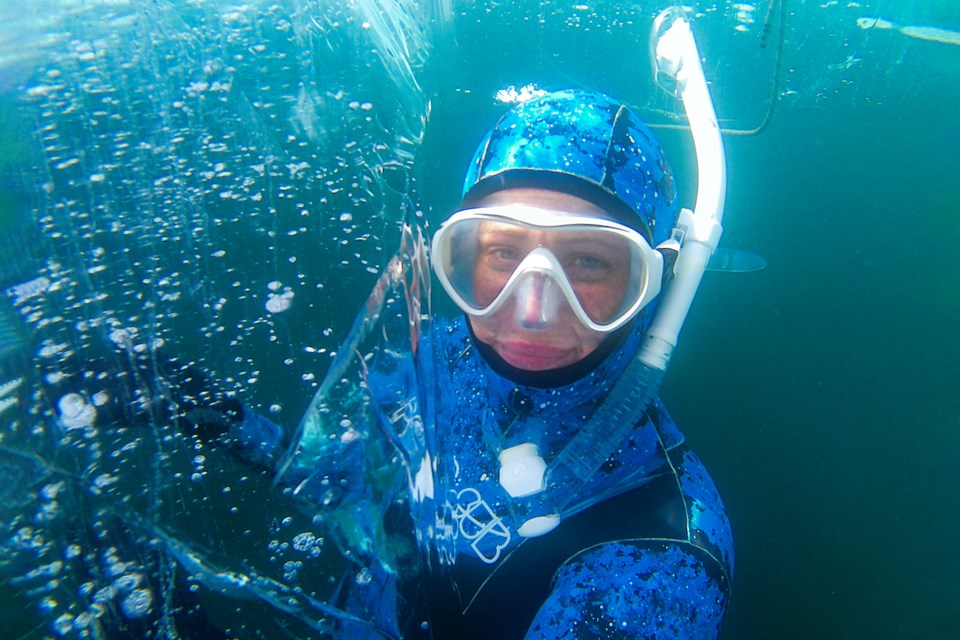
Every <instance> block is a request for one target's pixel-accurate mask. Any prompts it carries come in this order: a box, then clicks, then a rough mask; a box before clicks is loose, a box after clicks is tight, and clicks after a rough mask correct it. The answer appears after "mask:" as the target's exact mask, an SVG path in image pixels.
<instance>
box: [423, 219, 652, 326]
mask: <svg viewBox="0 0 960 640" xmlns="http://www.w3.org/2000/svg"><path fill="white" fill-rule="evenodd" d="M462 213H463V214H464V215H463V216H461V217H460V218H454V219H451V221H450V222H449V223H448V224H447V225H446V226H445V228H444V229H443V230H442V231H441V232H440V233H439V234H438V237H437V238H436V241H437V242H436V244H437V245H439V246H437V249H439V251H437V253H438V254H439V255H438V256H437V257H441V258H442V260H440V261H439V264H438V263H437V262H436V261H435V263H434V264H435V266H436V268H437V269H438V271H439V270H442V272H443V277H442V278H441V280H445V282H444V286H446V287H447V288H448V290H451V289H452V291H451V294H452V295H453V297H454V299H455V300H456V301H457V302H458V304H460V306H461V307H463V308H464V311H466V312H467V313H472V314H475V315H480V314H485V313H486V312H487V311H489V312H493V311H495V310H496V309H495V308H492V307H497V308H499V306H500V305H502V304H504V303H505V302H506V300H507V298H511V297H513V298H517V297H518V296H519V299H517V301H516V304H518V305H522V304H525V303H530V302H532V303H534V304H535V303H536V302H537V301H536V300H534V301H530V300H526V298H528V297H529V296H530V295H536V292H537V291H540V292H549V293H550V294H551V296H550V298H551V299H550V300H545V301H544V302H545V303H546V305H545V306H544V307H543V309H544V310H545V311H549V310H551V309H552V310H553V311H555V312H559V311H558V310H559V309H561V308H562V307H564V306H565V305H563V304H557V300H560V299H562V298H564V297H565V298H567V300H566V303H567V306H570V307H574V306H576V307H578V308H579V309H580V310H582V312H583V314H585V315H586V316H587V317H588V318H589V319H590V320H591V321H592V322H594V323H596V324H599V325H606V324H610V323H613V322H615V321H616V320H618V319H619V318H620V317H622V316H623V315H624V314H626V313H631V312H632V311H634V310H635V307H636V304H637V302H638V301H639V300H640V298H641V297H642V295H643V293H644V290H645V287H646V279H647V271H646V260H645V254H644V247H645V241H644V240H643V238H642V237H641V236H640V235H639V234H637V233H636V232H632V231H630V230H628V229H626V228H625V227H611V226H608V225H604V224H597V223H593V224H591V223H590V222H589V221H588V220H585V219H584V218H583V217H577V218H576V221H571V223H570V224H549V225H547V224H544V225H540V224H534V223H531V222H527V221H520V220H514V219H510V218H508V217H506V216H495V215H474V216H470V215H465V214H467V213H469V212H462ZM567 217H570V216H567ZM547 255H549V256H550V257H549V258H548V257H546V256H547ZM533 274H537V275H538V276H539V277H538V278H537V279H536V280H530V277H531V276H532V275H533ZM544 279H546V280H549V281H552V282H551V284H550V285H549V286H546V285H545V284H541V285H540V286H538V287H533V286H532V285H531V282H534V281H538V282H541V283H542V282H543V281H544ZM454 294H455V295H454ZM458 298H459V300H458ZM528 306H529V305H528Z"/></svg>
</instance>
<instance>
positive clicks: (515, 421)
mask: <svg viewBox="0 0 960 640" xmlns="http://www.w3.org/2000/svg"><path fill="white" fill-rule="evenodd" d="M640 333H641V332H640V331H637V330H634V331H632V332H630V334H629V335H628V336H627V338H626V339H625V343H624V344H623V345H622V346H621V347H620V348H619V349H618V350H617V351H616V352H615V353H614V354H612V355H611V356H610V357H608V358H607V359H606V360H605V361H604V362H603V364H601V365H600V366H599V367H598V368H596V369H595V370H594V371H592V372H591V373H589V374H587V375H586V376H585V377H583V378H581V379H579V380H577V381H575V382H572V383H570V384H568V385H564V386H561V387H557V388H549V389H543V388H536V387H532V386H523V385H518V384H516V383H514V382H511V381H510V380H508V379H506V378H504V377H502V376H500V375H498V374H497V373H496V372H494V371H493V370H492V369H491V368H490V367H489V366H488V365H487V363H486V361H485V360H484V359H483V358H482V357H481V356H480V355H479V353H478V351H477V349H476V348H475V346H474V343H473V342H472V339H471V336H470V333H469V331H468V329H467V327H466V322H465V321H464V320H463V319H462V318H460V319H456V320H453V321H447V322H444V321H439V322H437V323H436V324H435V325H434V327H433V340H434V348H435V349H436V352H437V355H438V357H437V358H436V361H438V362H441V363H446V365H447V368H446V370H443V371H438V372H437V376H438V379H439V380H442V381H443V383H442V384H439V385H438V394H439V398H438V402H437V407H438V409H437V419H436V422H437V425H438V427H437V429H438V433H437V445H438V448H439V451H438V452H437V458H438V462H437V464H438V470H437V474H436V475H437V478H438V486H437V487H435V488H434V492H435V496H438V502H439V503H443V502H446V504H447V511H448V513H447V517H448V519H449V520H450V522H451V524H452V529H453V537H452V539H453V545H454V553H455V560H454V562H453V563H450V562H442V561H437V556H442V555H443V552H442V549H439V548H437V546H439V547H442V546H443V545H444V544H445V542H444V541H443V540H437V541H436V545H437V546H435V547H434V548H432V549H431V555H432V556H433V561H432V563H431V564H430V566H431V570H430V575H429V576H419V577H417V578H416V580H415V582H416V584H415V585H413V587H421V588H424V587H425V588H426V591H427V592H428V594H427V595H428V598H427V609H423V608H422V607H421V609H420V610H417V611H405V610H404V607H408V606H410V604H409V603H411V602H413V601H414V600H415V597H414V596H410V595H407V596H404V597H402V598H400V600H401V601H398V602H390V603H387V602H385V601H384V597H383V596H384V594H383V593H375V592H374V590H371V589H368V590H367V591H365V592H363V593H360V594H357V593H354V594H352V595H351V596H349V598H347V599H346V600H345V601H344V602H343V603H341V604H342V605H343V606H345V608H348V609H351V610H353V612H354V613H359V614H361V615H366V616H374V617H376V618H377V619H378V620H379V621H380V624H381V626H382V627H386V628H388V629H389V628H393V629H396V630H397V631H399V632H400V633H403V634H404V635H405V637H418V636H420V635H423V636H424V637H433V638H464V639H466V638H530V639H533V638H691V639H696V638H716V637H717V634H718V631H719V627H720V624H721V622H722V620H723V615H724V610H725V608H726V602H727V598H728V596H729V590H730V583H731V578H732V573H733V540H732V534H731V529H730V524H729V521H728V519H727V516H726V514H725V513H724V510H723V505H722V503H721V500H720V496H719V494H718V492H717V489H716V487H715V486H714V484H713V481H712V480H711V478H710V476H709V475H708V474H707V471H706V469H705V468H704V466H703V464H702V463H701V462H700V460H699V458H697V456H696V455H695V454H694V453H693V452H692V451H690V450H689V449H687V448H686V446H685V445H684V439H683V435H682V434H681V433H680V431H679V430H678V428H677V426H676V424H675V423H674V421H673V419H672V418H671V417H670V415H669V413H668V412H667V410H666V408H665V407H664V406H663V404H662V402H660V401H659V400H658V401H657V402H655V403H654V405H653V406H651V407H650V408H649V409H648V410H647V411H646V412H644V413H640V414H638V415H637V416H636V420H637V422H636V427H635V428H634V430H633V432H632V433H631V435H630V436H629V438H628V440H627V441H625V442H624V443H623V446H622V447H621V448H620V449H619V450H618V451H617V452H616V453H615V454H614V455H613V456H612V457H610V458H609V459H608V460H607V462H606V464H605V465H604V466H603V467H602V468H601V469H600V470H599V471H598V473H597V474H596V475H595V476H594V477H593V478H592V479H591V480H589V481H588V482H587V483H586V485H585V486H584V487H583V488H582V489H581V491H580V495H579V496H578V497H577V499H575V500H574V501H572V503H571V504H570V506H569V507H568V508H567V509H565V511H564V513H562V514H561V515H563V521H562V522H561V524H560V525H559V526H558V527H557V528H556V529H555V530H554V531H551V532H549V533H547V534H546V535H544V536H542V537H539V538H529V539H525V538H523V537H521V536H519V535H518V534H517V528H518V526H519V525H520V524H521V522H519V521H518V519H519V518H518V517H517V516H515V514H514V505H513V500H512V499H511V498H510V496H509V495H508V494H507V493H506V492H505V490H504V489H503V488H502V487H501V485H500V483H499V482H498V471H499V466H500V465H499V461H498V458H497V453H498V452H497V451H496V449H497V447H498V446H500V447H502V448H506V447H510V446H513V445H514V444H519V443H523V442H534V443H536V444H537V445H538V446H539V448H540V451H541V452H542V454H543V457H544V459H546V460H547V461H549V460H551V459H552V458H553V457H554V456H555V455H556V454H557V453H558V452H559V451H560V450H561V449H562V448H563V446H564V444H565V443H566V442H567V441H568V440H569V439H570V437H571V436H572V435H573V434H574V433H576V432H577V431H578V430H579V429H581V428H583V426H584V424H585V420H586V416H588V415H589V413H590V411H591V410H592V408H593V407H594V406H595V405H596V404H597V403H598V402H600V401H602V399H603V398H604V397H605V395H606V391H608V390H609V387H610V384H611V382H610V381H611V380H613V379H615V377H616V375H617V374H618V373H620V372H621V371H622V369H623V368H624V367H625V365H626V361H627V359H628V357H629V356H630V355H631V354H632V353H633V349H634V348H635V345H636V344H637V342H638V340H639V336H640ZM398 375H401V374H399V373H398ZM376 383H377V384H376V385H375V386H374V387H373V388H372V389H371V392H372V393H373V394H374V395H377V389H378V388H379V389H387V388H390V387H391V385H390V381H389V380H386V379H377V380H376ZM231 435H232V438H231V440H232V441H233V442H235V443H237V444H240V443H246V446H243V447H242V449H243V450H244V451H246V452H247V453H246V454H245V455H246V456H247V457H249V456H254V457H255V458H256V459H257V460H258V461H259V462H261V463H263V462H264V461H267V460H270V459H276V455H275V454H276V452H277V451H278V450H279V447H280V446H281V445H282V439H281V438H280V437H279V429H278V428H277V427H276V426H274V425H272V424H271V423H269V422H268V421H266V420H264V419H262V418H259V417H257V416H255V415H254V414H252V413H251V412H246V418H245V419H244V420H243V421H242V422H238V423H236V424H235V425H234V427H233V428H232V429H231ZM497 442H499V443H500V444H499V445H498V444H497ZM354 462H355V461H354ZM316 464H317V471H318V477H322V478H323V479H324V482H323V483H322V484H319V483H318V484H317V485H316V488H315V489H314V490H308V493H309V492H312V491H322V490H323V489H322V487H326V486H329V484H330V483H329V481H328V480H329V478H330V477H331V471H333V470H334V467H337V468H339V469H341V470H344V469H347V468H350V467H351V464H343V462H342V461H333V460H317V461H316ZM299 480H300V478H299V477H291V478H287V479H286V481H289V482H293V483H296V482H297V481H299ZM361 483H362V481H361V480H360V479H358V478H354V479H352V480H351V482H350V483H346V484H350V485H351V486H354V487H359V486H362V485H361ZM404 490H405V488H404V487H399V488H398V489H397V492H398V493H402V492H403V491H404ZM300 497H301V498H302V499H305V500H306V501H307V502H308V503H310V502H312V503H314V504H320V503H322V502H325V501H329V496H321V495H307V494H304V495H301V496H300ZM412 524H413V527H414V528H417V529H420V530H421V532H425V531H427V530H429V529H430V528H431V527H432V526H434V525H435V522H429V521H428V522H413V523H412ZM426 535H429V534H426ZM451 564H452V566H451ZM378 581H379V582H380V588H381V589H383V590H386V591H387V592H388V593H393V592H394V591H396V590H399V591H400V592H403V593H407V594H409V593H411V585H406V587H404V586H403V585H400V586H398V585H397V584H395V582H396V576H393V575H382V576H380V577H379V578H378ZM414 590H415V589H414ZM404 621H407V622H406V624H405V622H404ZM421 621H425V622H427V624H426V625H422V626H421V624H420V622H421ZM356 633H359V632H358V631H357V630H356V629H354V630H352V631H345V637H351V636H354V637H355V634H356Z"/></svg>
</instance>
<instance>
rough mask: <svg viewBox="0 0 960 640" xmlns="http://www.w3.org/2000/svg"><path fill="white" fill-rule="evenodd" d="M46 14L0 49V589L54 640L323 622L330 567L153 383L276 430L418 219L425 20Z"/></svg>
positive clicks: (251, 8)
mask: <svg viewBox="0 0 960 640" xmlns="http://www.w3.org/2000/svg"><path fill="white" fill-rule="evenodd" d="M45 8H46V9H47V11H37V12H35V13H27V14H24V15H23V16H22V17H18V16H12V15H11V16H7V17H9V18H10V19H11V20H13V21H14V22H15V26H16V27H17V28H18V29H19V30H20V31H21V32H22V33H24V34H26V35H24V36H18V39H16V40H8V39H6V38H4V39H0V49H3V50H0V66H2V67H4V69H3V70H4V71H5V72H6V71H7V65H10V68H12V66H13V65H16V68H17V69H18V74H19V76H18V78H17V80H18V81H17V82H16V83H15V84H14V85H13V86H8V85H7V84H6V83H5V82H4V83H2V84H0V90H2V92H0V103H2V104H0V107H2V108H3V112H4V117H5V118H6V116H7V115H8V114H15V116H16V122H17V124H18V126H21V127H22V133H23V134H24V136H23V139H24V140H28V141H29V143H27V144H25V145H24V147H23V149H22V155H21V156H20V157H18V158H17V160H16V162H15V163H13V164H14V165H15V166H13V168H10V166H8V165H7V164H3V166H2V167H0V168H3V169H4V172H5V173H4V175H3V176H2V177H3V179H4V180H7V179H8V178H10V176H11V175H13V174H15V175H13V178H14V179H16V181H17V183H18V184H19V185H21V186H22V187H23V189H25V190H26V192H27V193H28V195H29V197H28V198H26V199H25V200H26V204H25V206H24V208H23V211H22V212H21V215H22V217H23V218H24V220H25V223H24V224H29V225H30V226H31V227H33V228H35V230H36V233H35V234H33V235H30V236H29V238H30V242H31V243H33V244H32V245H31V246H28V247H25V248H23V249H22V250H21V249H20V248H18V247H15V246H7V245H4V258H5V261H6V262H7V263H9V264H7V265H0V279H2V281H3V283H4V284H3V286H4V288H5V290H6V291H5V294H4V295H3V297H2V299H0V306H3V309H2V314H0V316H2V317H0V498H2V502H0V572H2V575H3V582H6V583H8V584H11V585H13V588H14V591H16V592H17V593H19V594H20V597H23V598H26V599H27V600H28V601H29V602H31V603H32V605H33V607H34V610H35V611H36V612H37V613H38V614H39V615H38V618H37V620H36V621H34V622H33V623H32V624H33V625H35V626H38V627H39V628H40V629H41V630H42V631H41V632H42V633H46V634H53V635H55V636H60V637H77V638H86V637H102V636H103V635H105V634H106V635H109V633H110V632H111V630H125V631H126V632H128V633H131V634H133V635H136V636H140V637H167V636H175V635H176V633H175V632H174V631H173V630H172V629H171V628H170V627H169V625H174V626H176V625H178V624H187V623H189V624H200V622H197V621H192V622H191V621H189V620H188V621H186V622H184V619H183V618H181V617H180V616H182V615H183V614H182V613H180V612H182V611H185V610H190V609H191V608H192V606H193V604H195V598H197V597H207V598H209V597H213V596H224V597H228V598H234V597H239V598H243V599H244V602H249V601H250V600H251V599H252V600H254V601H256V602H259V603H260V605H261V606H263V607H268V608H270V609H271V610H272V611H273V612H274V615H273V616H257V615H256V614H257V612H256V610H254V611H253V612H251V613H250V614H248V615H237V616H236V617H235V619H232V620H228V621H226V622H224V621H218V623H219V624H220V625H221V626H226V627H227V628H229V629H230V633H232V634H234V635H236V636H239V637H276V633H278V631H277V627H276V625H277V624H281V625H282V624H300V625H303V626H305V627H306V628H307V629H310V630H313V631H316V630H322V629H324V628H325V627H324V624H326V623H322V622H321V621H322V620H323V619H324V618H325V617H328V616H329V615H331V611H330V608H329V607H326V605H324V604H323V601H324V600H325V599H326V597H327V596H328V595H329V591H330V589H331V588H332V587H331V586H330V585H331V583H330V581H329V580H327V577H328V575H332V574H333V573H334V572H336V571H337V570H339V568H340V567H339V565H338V561H337V560H331V559H330V556H331V555H336V552H335V551H334V550H332V549H331V550H330V551H329V552H328V551H327V549H328V546H325V544H324V540H325V538H324V535H323V534H322V532H319V531H314V530H312V529H311V528H310V527H312V526H313V525H312V523H311V521H310V518H309V517H307V516H304V515H302V514H300V513H298V512H296V511H295V509H294V507H293V505H292V503H291V502H290V501H284V500H283V496H279V497H275V496H272V495H271V494H270V492H271V487H270V481H269V479H268V478H265V477H263V476H262V475H260V474H257V473H255V472H252V471H250V470H249V469H247V468H245V467H243V466H242V464H241V463H239V462H237V461H235V460H233V459H232V458H230V456H229V455H227V454H226V453H224V452H223V451H220V450H217V448H216V447H213V446H211V445H210V444H208V443H206V442H204V441H202V440H201V439H199V438H198V437H197V436H196V435H194V434H191V433H185V432H184V431H183V430H181V429H180V428H179V427H178V426H177V421H176V417H175V415H174V413H173V412H172V411H171V410H170V406H169V403H168V402H166V401H165V397H164V392H163V388H162V385H159V384H158V383H157V381H156V380H155V379H154V378H155V377H158V378H159V377H162V376H160V375H159V373H158V367H159V364H158V363H161V362H162V361H163V360H162V358H160V357H159V356H160V354H162V355H163V356H164V357H175V358H177V359H178V361H180V362H183V363H185V364H189V365H191V366H196V367H197V368H199V369H200V370H203V371H204V372H205V373H206V374H207V375H209V377H210V379H211V380H214V381H216V383H217V385H218V386H219V387H220V388H221V389H222V390H223V391H224V392H225V393H229V394H236V395H237V396H238V397H242V398H243V400H244V402H246V403H248V404H249V405H251V406H254V407H261V406H262V410H261V413H263V414H269V415H271V416H273V417H274V418H275V419H278V420H282V421H283V424H282V426H283V427H284V428H285V429H288V430H291V431H292V430H293V428H294V427H296V423H297V417H298V413H299V412H300V411H302V409H303V407H304V405H305V403H306V402H307V401H308V400H309V398H310V396H311V395H312V387H313V386H314V385H315V384H316V379H317V378H318V377H322V375H323V373H324V371H325V370H326V368H327V367H328V366H329V364H330V359H331V354H334V353H335V352H336V349H335V346H336V341H337V340H338V339H339V337H341V336H342V335H343V333H344V330H345V327H349V324H350V322H351V319H352V315H353V312H354V310H355V309H356V308H357V307H359V306H360V304H362V302H363V296H364V293H365V290H366V289H368V288H369V286H370V284H371V283H372V282H373V279H374V278H375V274H376V273H377V272H378V271H379V268H380V266H381V265H382V264H383V262H384V261H385V258H384V256H385V255H386V254H387V253H388V252H392V250H393V249H394V244H395V242H396V237H397V234H398V232H397V231H396V229H397V228H398V224H399V223H400V222H401V221H403V220H405V219H407V218H410V217H412V216H414V215H415V214H416V208H417V207H416V202H415V200H414V189H413V187H412V184H411V178H410V169H411V166H412V160H413V153H414V151H415V149H416V146H417V144H418V141H419V139H420V137H421V132H422V126H423V121H424V118H425V114H426V101H425V98H424V97H423V91H422V90H421V89H420V87H419V85H418V84H417V78H416V74H417V72H418V70H419V69H420V68H421V67H422V64H423V60H424V56H426V53H427V43H426V34H425V33H424V30H423V29H424V26H423V25H425V24H426V23H427V20H426V19H425V18H424V16H423V15H420V14H419V13H417V12H418V11H419V9H418V8H417V7H416V6H415V5H414V3H406V2H399V1H397V2H388V3H380V2H373V1H369V0H358V1H356V2H351V3H329V2H322V1H320V0H281V1H280V2H274V1H270V2H259V1H258V0H254V1H253V2H247V3H244V4H243V5H233V6H231V5H226V4H222V3H193V2H187V3H180V2H172V1H162V2H146V1H144V2H138V1H132V2H128V3H115V2H92V3H91V2H82V1H80V0H62V1H58V2H50V3H46V4H45ZM10 43H13V44H16V46H17V50H16V51H12V50H11V51H7V50H6V49H5V47H8V46H12V45H11V44H10ZM26 70H29V71H26ZM4 77H6V75H4ZM10 172H13V174H11V173H10ZM24 273H26V274H27V275H23V274H24ZM7 316H9V318H8V317H7ZM305 344H306V345H311V347H310V349H304V348H303V347H302V345H305ZM288 406H289V407H291V409H290V410H286V409H285V407H288ZM270 510H273V511H270ZM277 512H278V513H279V514H280V515H277ZM278 518H279V519H280V520H283V521H290V523H291V524H290V525H288V526H283V527H279V528H276V529H274V528H273V527H272V525H271V524H270V523H271V522H272V521H273V520H275V519H278ZM294 524H296V526H294ZM270 540H274V541H275V542H276V544H275V545H274V543H273V542H270ZM271 547H273V548H271ZM307 563H311V564H310V568H311V571H310V572H306V571H303V568H304V567H305V566H306V565H307ZM307 575H316V576H317V577H316V578H315V579H313V580H312V582H311V581H309V580H305V576H307ZM211 594H212V595H211ZM223 610H224V611H237V612H239V611H240V610H241V608H240V605H236V604H233V605H230V606H226V607H224V608H223ZM284 617H286V618H289V621H288V622H287V623H284V622H280V623H277V622H273V621H275V620H277V619H280V618H284ZM264 620H268V621H269V622H264ZM290 621H292V622H290ZM201 622H203V621H201ZM271 625H274V626H273V627H271ZM27 631H30V629H25V630H21V633H26V632H27Z"/></svg>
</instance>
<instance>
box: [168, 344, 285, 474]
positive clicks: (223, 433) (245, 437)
mask: <svg viewBox="0 0 960 640" xmlns="http://www.w3.org/2000/svg"><path fill="white" fill-rule="evenodd" d="M158 369H160V370H161V371H162V374H161V375H162V376H163V378H164V379H165V387H166V394H167V396H168V399H169V400H170V402H171V404H172V407H173V410H174V411H175V412H176V414H175V419H176V421H177V426H178V427H180V430H181V431H183V432H184V433H188V434H194V435H196V436H197V437H198V438H200V440H202V441H204V442H207V443H211V444H214V445H219V446H223V447H225V448H226V449H227V450H229V451H230V452H231V453H233V454H234V455H236V456H237V457H239V458H240V459H241V460H243V461H244V462H246V463H248V464H252V465H254V466H257V467H260V468H263V469H265V470H267V471H269V472H271V473H272V472H274V471H275V470H276V467H277V463H278V462H279V459H280V457H281V456H282V455H283V452H284V450H285V449H286V446H287V443H286V436H285V434H284V431H283V429H282V428H281V427H280V426H279V425H277V424H275V423H274V422H272V421H270V420H268V419H266V418H264V417H263V416H262V415H260V414H259V413H257V412H256V411H254V410H253V409H252V408H251V407H249V406H247V405H245V404H243V403H242V402H241V401H240V400H239V399H238V398H236V397H235V396H233V395H230V394H226V393H224V392H222V391H220V390H218V389H216V388H215V386H214V385H213V384H212V383H211V382H210V381H209V379H208V378H207V376H206V375H205V374H204V373H203V372H202V371H200V370H199V369H198V368H197V367H195V366H192V365H181V364H180V363H179V362H177V361H176V360H174V359H167V358H164V359H162V360H161V361H160V367H158Z"/></svg>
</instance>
